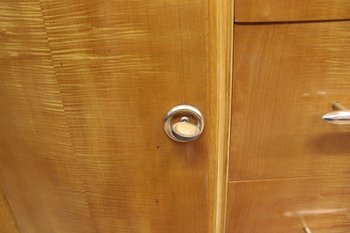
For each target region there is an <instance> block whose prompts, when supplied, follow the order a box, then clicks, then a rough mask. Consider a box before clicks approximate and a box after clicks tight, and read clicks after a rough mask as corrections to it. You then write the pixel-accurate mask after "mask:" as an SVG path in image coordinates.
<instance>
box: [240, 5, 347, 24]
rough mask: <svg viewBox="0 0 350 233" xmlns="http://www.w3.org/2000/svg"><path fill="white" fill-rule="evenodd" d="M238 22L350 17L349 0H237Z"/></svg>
mask: <svg viewBox="0 0 350 233" xmlns="http://www.w3.org/2000/svg"><path fill="white" fill-rule="evenodd" d="M235 4H236V12H235V21H236V22H274V21H308V20H338V19H350V1H349V0H290V1H287V0H236V1H235Z"/></svg>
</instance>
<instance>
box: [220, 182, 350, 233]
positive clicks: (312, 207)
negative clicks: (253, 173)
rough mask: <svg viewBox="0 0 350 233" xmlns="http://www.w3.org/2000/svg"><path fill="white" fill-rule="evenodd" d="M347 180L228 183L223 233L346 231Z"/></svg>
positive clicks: (349, 227) (349, 226)
mask: <svg viewBox="0 0 350 233" xmlns="http://www.w3.org/2000/svg"><path fill="white" fill-rule="evenodd" d="M349 183H350V177H349V176H328V177H320V178H300V179H289V180H288V179H287V180H286V179H282V180H266V181H251V182H249V181H247V182H244V181H243V182H231V183H230V186H229V194H228V212H227V214H228V217H227V231H226V232H227V233H237V232H239V233H280V232H283V233H297V232H300V233H304V231H303V228H304V226H305V225H306V226H308V227H309V228H310V229H311V230H312V233H346V232H350V185H349Z"/></svg>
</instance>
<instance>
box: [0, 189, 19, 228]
mask: <svg viewBox="0 0 350 233" xmlns="http://www.w3.org/2000/svg"><path fill="white" fill-rule="evenodd" d="M0 232H4V233H20V231H19V229H18V226H17V222H16V220H15V217H14V216H13V213H12V210H11V207H10V206H9V204H8V202H7V198H6V196H5V193H4V191H3V189H2V188H1V186H0Z"/></svg>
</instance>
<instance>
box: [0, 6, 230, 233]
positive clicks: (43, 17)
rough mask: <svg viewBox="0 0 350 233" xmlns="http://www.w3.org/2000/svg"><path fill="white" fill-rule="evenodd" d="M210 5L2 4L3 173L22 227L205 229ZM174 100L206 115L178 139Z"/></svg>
mask: <svg viewBox="0 0 350 233" xmlns="http://www.w3.org/2000/svg"><path fill="white" fill-rule="evenodd" d="M216 4H217V1H202V0H200V1H183V0H174V1H161V0H152V1H144V0H142V1H141V0H136V1H129V0H122V1H107V0H93V1H91V0H89V1H87V0H86V1H81V0H79V1H78V0H65V1H58V0H54V1H46V0H41V1H34V0H31V1H25V2H23V1H13V0H11V1H10V0H7V1H2V2H1V3H0V9H1V12H2V14H1V18H2V20H1V21H0V26H1V29H2V46H0V58H1V67H2V68H1V70H0V76H1V82H0V97H1V98H0V115H1V121H0V132H1V133H0V163H1V164H2V165H3V166H2V168H1V170H0V176H1V181H2V185H3V187H4V190H5V191H6V194H7V197H8V200H9V202H10V204H11V207H12V208H13V212H14V215H15V217H16V219H17V221H18V224H19V226H20V228H21V230H22V231H23V232H26V233H47V232H50V233H63V232H64V233H80V232H81V233H90V232H94V233H96V232H104V233H108V232H120V233H122V232H123V233H124V232H125V233H140V232H143V233H148V232H149V233H164V232H167V233H178V232H183V233H198V232H201V233H205V232H213V229H214V227H216V223H215V216H216V210H215V205H214V203H215V200H214V199H215V198H216V196H217V195H218V193H220V192H218V190H217V186H216V181H217V179H218V174H219V172H218V171H217V167H218V166H217V163H218V159H217V158H218V156H217V150H218V147H219V146H220V145H218V143H217V141H218V140H217V135H218V134H219V133H220V132H221V130H223V128H222V127H220V128H219V127H218V124H217V121H216V119H217V118H218V117H220V116H218V114H219V113H220V112H224V111H226V109H227V108H226V106H222V107H221V110H220V111H218V107H217V103H218V102H219V100H218V96H217V91H218V90H223V87H222V85H220V88H219V89H217V88H218V86H217V81H218V80H217V79H216V77H217V74H218V72H219V71H218V69H220V66H218V64H217V58H218V57H219V56H221V55H220V54H219V55H218V54H217V51H218V50H220V49H219V48H218V47H217V46H218V43H217V35H218V32H217V25H218V23H217V12H219V10H218V11H216V10H217V9H216ZM208 9H209V10H208ZM214 9H215V10H214ZM221 95H222V96H224V93H221ZM225 96H227V95H225ZM183 103H188V104H192V105H194V106H196V107H198V108H199V109H200V110H201V111H202V113H203V114H204V117H205V118H206V123H207V124H206V129H205V131H204V133H203V134H202V136H201V138H200V139H199V140H198V141H195V142H191V143H185V144H179V143H176V142H174V141H172V140H170V139H169V138H168V137H167V135H166V134H165V133H164V131H163V116H164V114H165V113H166V112H167V111H168V109H170V108H171V107H173V106H174V105H176V104H183ZM226 119H227V118H226Z"/></svg>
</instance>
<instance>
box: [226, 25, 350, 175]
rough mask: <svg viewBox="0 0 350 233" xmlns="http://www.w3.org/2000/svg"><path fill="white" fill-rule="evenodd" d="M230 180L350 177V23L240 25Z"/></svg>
mask: <svg viewBox="0 0 350 233" xmlns="http://www.w3.org/2000/svg"><path fill="white" fill-rule="evenodd" d="M234 60H235V62H234V91H233V112H232V139H231V157H230V170H229V179H230V180H233V181H242V180H259V179H276V178H298V177H313V176H328V175H343V174H348V173H349V172H350V126H345V125H343V126H339V125H338V126H337V125H330V124H327V123H325V122H323V121H322V120H321V117H322V115H324V114H326V113H327V112H330V111H332V107H331V103H332V102H333V101H338V102H340V103H342V104H343V105H345V106H348V107H349V108H350V22H332V23H305V24H276V25H272V24H268V25H237V26H236V27H235V59H234Z"/></svg>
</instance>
